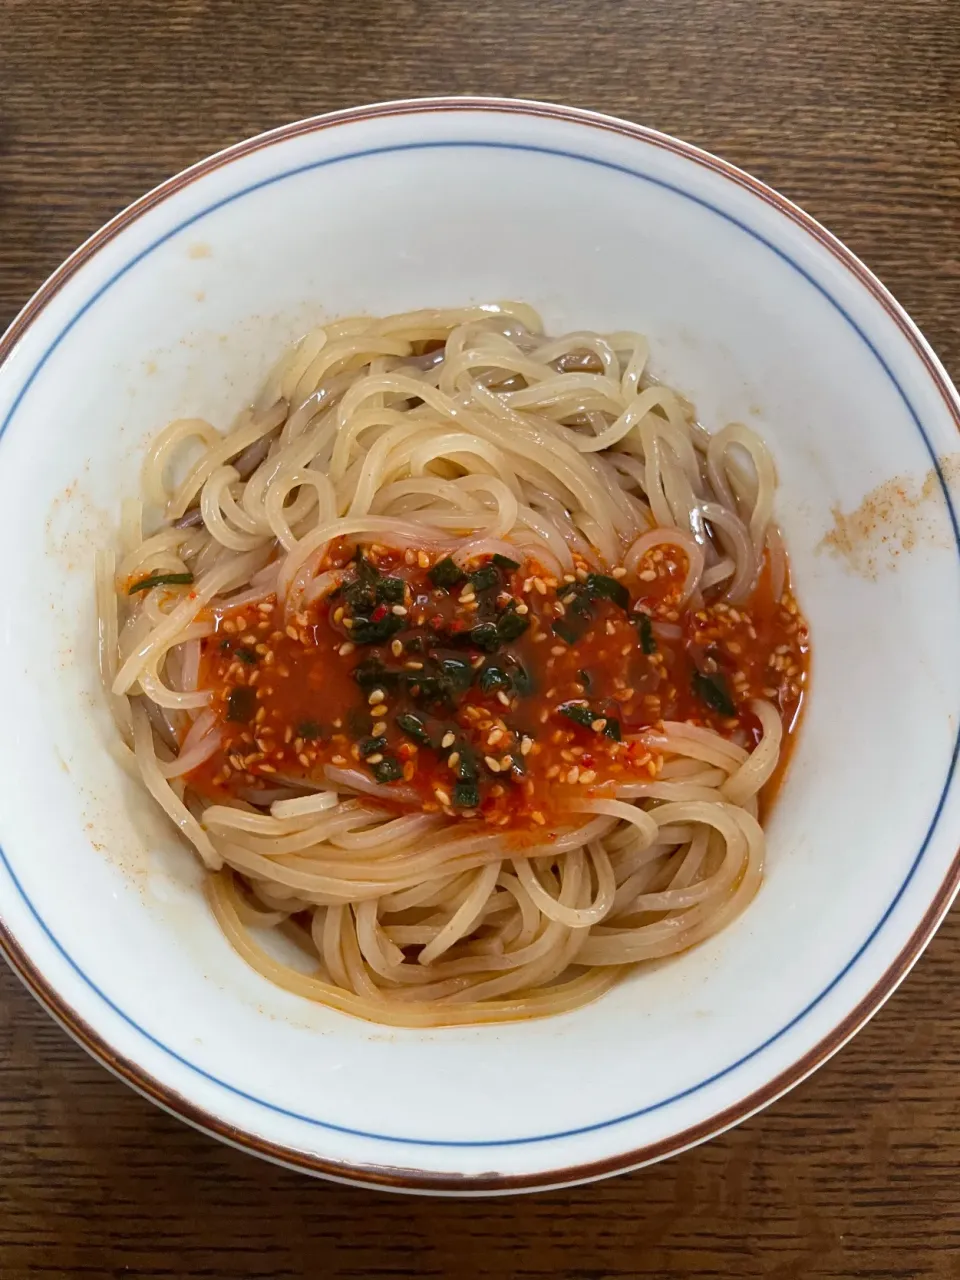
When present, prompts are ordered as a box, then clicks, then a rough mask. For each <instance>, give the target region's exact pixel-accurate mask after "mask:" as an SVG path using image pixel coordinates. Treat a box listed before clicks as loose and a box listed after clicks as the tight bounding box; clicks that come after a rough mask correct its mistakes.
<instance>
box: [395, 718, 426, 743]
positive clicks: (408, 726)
mask: <svg viewBox="0 0 960 1280" xmlns="http://www.w3.org/2000/svg"><path fill="white" fill-rule="evenodd" d="M397 727H398V728H399V729H402V730H403V732H404V733H405V734H406V735H407V736H408V737H410V738H413V740H414V742H419V743H420V745H421V746H424V747H432V746H433V739H432V738H431V737H430V734H429V733H428V732H427V726H426V724H425V722H424V721H423V720H421V719H420V717H419V716H415V715H411V714H410V713H409V712H405V713H404V714H403V715H402V716H397Z"/></svg>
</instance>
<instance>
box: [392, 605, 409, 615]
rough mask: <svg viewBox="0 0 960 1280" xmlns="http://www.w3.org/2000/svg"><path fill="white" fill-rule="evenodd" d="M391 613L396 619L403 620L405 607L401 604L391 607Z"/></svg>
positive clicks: (405, 612) (405, 611)
mask: <svg viewBox="0 0 960 1280" xmlns="http://www.w3.org/2000/svg"><path fill="white" fill-rule="evenodd" d="M393 612H394V613H395V614H396V615H397V617H398V618H405V617H406V616H407V610H406V606H404V605H402V604H395V605H394V606H393Z"/></svg>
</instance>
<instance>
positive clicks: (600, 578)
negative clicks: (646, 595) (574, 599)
mask: <svg viewBox="0 0 960 1280" xmlns="http://www.w3.org/2000/svg"><path fill="white" fill-rule="evenodd" d="M583 585H584V586H585V587H586V589H587V591H588V592H589V593H590V595H591V596H593V598H594V599H599V598H601V597H602V598H603V599H605V600H612V601H613V603H614V604H615V605H619V606H620V608H621V609H626V608H627V607H628V606H629V604H630V594H629V592H628V591H627V588H626V587H625V586H624V585H623V583H622V582H618V581H617V579H616V578H608V577H607V576H606V574H603V573H589V574H587V580H586V582H585V583H584V584H583Z"/></svg>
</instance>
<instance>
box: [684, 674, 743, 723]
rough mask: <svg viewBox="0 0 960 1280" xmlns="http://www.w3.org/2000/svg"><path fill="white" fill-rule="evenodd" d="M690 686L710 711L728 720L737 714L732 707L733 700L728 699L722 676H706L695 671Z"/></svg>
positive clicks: (728, 695)
mask: <svg viewBox="0 0 960 1280" xmlns="http://www.w3.org/2000/svg"><path fill="white" fill-rule="evenodd" d="M691 684H692V685H693V692H694V693H695V694H696V695H697V697H698V698H700V699H701V700H702V701H703V702H705V703H706V704H707V706H708V707H709V708H710V710H711V711H716V713H717V714H718V715H721V716H726V717H727V718H728V719H729V718H730V717H731V716H735V715H736V714H737V708H736V707H735V706H734V705H733V699H732V698H731V697H730V693H729V691H728V689H727V685H726V681H725V680H724V678H723V676H721V675H710V676H706V675H704V674H703V672H701V671H695V672H694V673H693V677H692V680H691Z"/></svg>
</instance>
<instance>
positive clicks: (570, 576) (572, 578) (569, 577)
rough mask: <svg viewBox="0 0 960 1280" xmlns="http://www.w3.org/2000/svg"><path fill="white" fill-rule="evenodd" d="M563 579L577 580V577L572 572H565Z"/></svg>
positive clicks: (568, 580)
mask: <svg viewBox="0 0 960 1280" xmlns="http://www.w3.org/2000/svg"><path fill="white" fill-rule="evenodd" d="M563 580H564V582H576V578H575V577H574V576H573V574H572V573H565V574H564V575H563Z"/></svg>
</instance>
